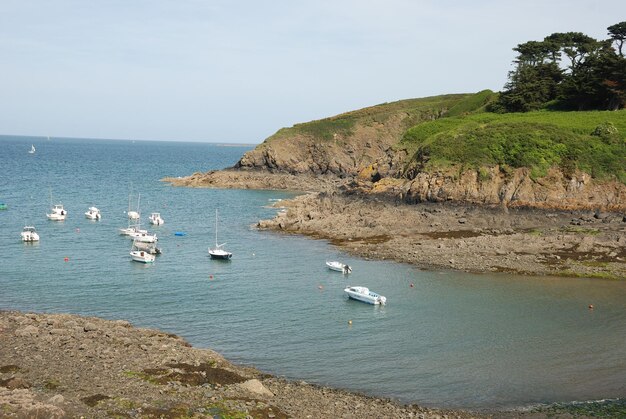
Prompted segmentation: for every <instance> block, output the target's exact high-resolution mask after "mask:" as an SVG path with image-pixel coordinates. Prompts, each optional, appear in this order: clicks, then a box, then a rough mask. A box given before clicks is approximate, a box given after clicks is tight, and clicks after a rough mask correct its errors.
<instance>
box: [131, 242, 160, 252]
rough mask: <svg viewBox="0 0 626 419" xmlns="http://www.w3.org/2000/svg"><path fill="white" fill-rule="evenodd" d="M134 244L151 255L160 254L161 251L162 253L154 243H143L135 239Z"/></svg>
mask: <svg viewBox="0 0 626 419" xmlns="http://www.w3.org/2000/svg"><path fill="white" fill-rule="evenodd" d="M134 246H135V247H136V248H137V250H143V251H145V252H148V253H150V254H151V255H160V254H161V253H163V252H162V251H161V248H160V247H157V246H156V243H144V242H139V241H136V240H135V242H134Z"/></svg>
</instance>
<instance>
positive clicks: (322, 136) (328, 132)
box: [268, 94, 474, 141]
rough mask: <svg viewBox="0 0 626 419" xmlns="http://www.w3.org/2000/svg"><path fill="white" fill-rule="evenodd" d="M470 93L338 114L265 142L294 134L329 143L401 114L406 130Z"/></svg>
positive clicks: (468, 95)
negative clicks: (404, 117) (358, 129)
mask: <svg viewBox="0 0 626 419" xmlns="http://www.w3.org/2000/svg"><path fill="white" fill-rule="evenodd" d="M473 96H474V95H472V94H450V95H442V96H432V97H426V98H421V99H406V100H399V101H396V102H391V103H382V104H380V105H375V106H370V107H367V108H363V109H359V110H356V111H352V112H346V113H342V114H339V115H336V116H333V117H330V118H324V119H320V120H317V121H311V122H306V123H302V124H296V125H294V126H293V127H290V128H283V129H281V130H279V131H278V132H276V134H274V135H273V136H272V137H270V138H268V140H270V141H272V140H277V139H282V138H286V137H292V136H297V135H306V136H310V137H313V138H315V139H317V140H321V141H330V140H332V139H333V138H334V134H339V135H342V136H350V135H352V133H353V128H354V126H355V124H357V123H359V124H362V125H372V124H385V122H387V121H388V119H389V118H391V117H393V116H395V115H397V114H399V113H405V114H407V115H408V116H409V118H407V119H406V128H408V127H410V126H412V125H414V124H417V123H419V122H420V121H423V120H424V119H431V118H436V117H438V116H439V115H440V114H441V113H442V112H447V111H448V110H449V109H451V108H453V107H455V105H457V104H459V103H460V102H462V101H463V100H464V99H467V98H470V97H473Z"/></svg>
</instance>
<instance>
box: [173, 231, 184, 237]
mask: <svg viewBox="0 0 626 419" xmlns="http://www.w3.org/2000/svg"><path fill="white" fill-rule="evenodd" d="M186 234H187V233H185V232H184V231H177V232H176V233H174V235H175V236H184V235H186Z"/></svg>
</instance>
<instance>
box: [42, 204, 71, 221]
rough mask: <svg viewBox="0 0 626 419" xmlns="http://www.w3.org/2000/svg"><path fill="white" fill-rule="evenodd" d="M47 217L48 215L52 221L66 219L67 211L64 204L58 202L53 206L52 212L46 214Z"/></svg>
mask: <svg viewBox="0 0 626 419" xmlns="http://www.w3.org/2000/svg"><path fill="white" fill-rule="evenodd" d="M46 217H48V220H52V221H65V217H67V211H66V210H65V209H64V208H63V205H62V204H56V205H53V206H52V210H51V211H50V214H46Z"/></svg>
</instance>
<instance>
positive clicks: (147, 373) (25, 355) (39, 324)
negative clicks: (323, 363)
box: [0, 311, 492, 419]
mask: <svg viewBox="0 0 626 419" xmlns="http://www.w3.org/2000/svg"><path fill="white" fill-rule="evenodd" d="M0 336H1V337H2V339H0V412H1V415H2V417H48V418H62V417H90V418H105V417H198V418H203V417H216V415H217V417H232V418H249V417H252V418H316V417H338V418H339V417H344V418H383V417H386V418H423V419H428V418H433V419H435V418H438V419H442V418H460V419H465V418H486V417H492V415H491V414H487V413H485V414H483V413H472V412H467V411H462V410H443V409H429V408H422V407H419V406H416V405H401V404H399V403H397V402H395V401H393V400H391V399H386V398H377V397H371V396H366V395H360V394H356V393H351V392H348V391H344V390H339V389H332V388H328V387H323V386H318V385H312V384H308V383H305V382H303V381H299V382H298V381H290V380H286V379H283V378H279V377H275V376H272V375H268V374H264V373H262V372H260V371H258V370H256V369H254V368H250V367H244V366H238V365H234V364H232V363H230V362H228V361H227V360H226V359H224V358H223V357H222V356H221V355H220V354H218V353H216V352H214V351H212V350H210V349H200V348H194V347H192V346H191V345H189V344H188V343H187V342H186V341H185V340H184V339H182V338H180V337H178V336H176V335H173V334H169V333H165V332H162V331H159V330H154V329H143V328H136V327H133V326H132V325H131V324H130V323H129V322H128V321H125V320H104V319H100V318H95V317H82V316H78V315H71V314H43V313H23V312H17V311H0Z"/></svg>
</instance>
